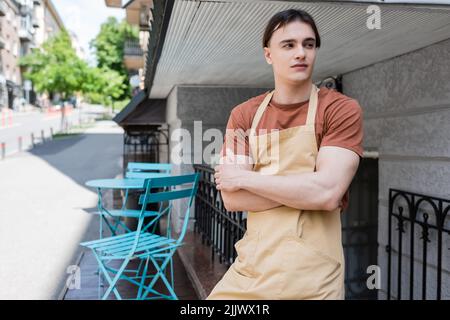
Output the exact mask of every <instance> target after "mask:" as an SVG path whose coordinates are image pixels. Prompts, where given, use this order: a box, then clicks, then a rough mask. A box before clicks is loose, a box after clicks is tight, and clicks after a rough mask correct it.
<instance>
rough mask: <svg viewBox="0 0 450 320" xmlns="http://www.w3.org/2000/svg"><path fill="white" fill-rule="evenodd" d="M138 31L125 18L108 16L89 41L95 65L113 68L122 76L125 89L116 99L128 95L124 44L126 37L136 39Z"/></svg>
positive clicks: (127, 96) (104, 68) (103, 68)
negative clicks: (93, 51)
mask: <svg viewBox="0 0 450 320" xmlns="http://www.w3.org/2000/svg"><path fill="white" fill-rule="evenodd" d="M138 38H139V31H138V29H137V28H136V27H132V26H130V25H129V24H128V23H127V22H126V21H125V20H123V21H121V22H119V21H118V20H117V19H116V18H114V17H109V18H108V19H107V20H106V22H104V23H103V24H102V25H101V27H100V32H99V34H98V35H97V36H96V37H95V39H93V40H92V41H91V42H90V46H91V47H92V48H94V50H95V55H96V58H97V67H98V68H100V69H102V70H106V69H110V70H114V71H116V72H118V74H120V75H121V76H122V77H123V78H124V80H125V81H124V84H125V86H126V89H125V91H124V93H123V94H122V95H121V96H120V97H118V98H117V99H118V100H120V99H125V98H129V97H130V85H129V83H128V72H127V70H126V68H125V65H124V63H123V56H124V44H125V40H127V39H138Z"/></svg>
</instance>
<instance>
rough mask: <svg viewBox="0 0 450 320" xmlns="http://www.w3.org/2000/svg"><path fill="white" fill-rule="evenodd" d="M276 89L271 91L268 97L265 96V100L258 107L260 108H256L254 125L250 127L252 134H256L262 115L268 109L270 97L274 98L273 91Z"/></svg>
mask: <svg viewBox="0 0 450 320" xmlns="http://www.w3.org/2000/svg"><path fill="white" fill-rule="evenodd" d="M274 92H275V90H272V91H271V92H269V93H268V94H267V95H266V97H265V98H264V100H263V102H261V104H260V105H259V107H258V110H256V113H255V116H254V117H253V121H252V126H251V127H250V134H252V135H253V134H254V133H255V130H256V126H257V125H258V123H259V121H260V120H261V117H262V115H263V113H264V111H266V108H267V106H268V105H269V102H270V99H272V96H273V93H274Z"/></svg>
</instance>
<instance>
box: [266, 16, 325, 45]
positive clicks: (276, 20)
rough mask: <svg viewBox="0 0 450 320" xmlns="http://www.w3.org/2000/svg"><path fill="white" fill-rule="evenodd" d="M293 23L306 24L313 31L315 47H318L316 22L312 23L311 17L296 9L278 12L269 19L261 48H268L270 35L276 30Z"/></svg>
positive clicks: (318, 36)
mask: <svg viewBox="0 0 450 320" xmlns="http://www.w3.org/2000/svg"><path fill="white" fill-rule="evenodd" d="M293 21H301V22H304V23H306V24H308V25H309V26H310V27H311V28H312V29H313V31H314V34H315V36H316V47H317V48H319V47H320V35H319V31H318V30H317V27H316V22H315V21H314V19H313V17H312V16H311V15H310V14H309V13H308V12H306V11H304V10H296V9H289V10H285V11H281V12H278V13H277V14H275V15H274V16H273V17H272V18H270V20H269V22H268V23H267V26H266V29H265V31H264V36H263V48H264V47H268V46H269V41H270V38H272V34H273V33H274V32H275V31H276V30H278V29H279V28H282V27H284V26H285V25H287V24H288V23H290V22H293Z"/></svg>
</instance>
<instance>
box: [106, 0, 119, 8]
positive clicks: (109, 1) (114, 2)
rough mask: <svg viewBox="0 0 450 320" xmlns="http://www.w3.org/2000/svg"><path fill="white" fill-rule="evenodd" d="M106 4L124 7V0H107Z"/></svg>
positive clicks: (111, 6) (113, 6)
mask: <svg viewBox="0 0 450 320" xmlns="http://www.w3.org/2000/svg"><path fill="white" fill-rule="evenodd" d="M105 5H106V6H107V7H110V8H122V0H105Z"/></svg>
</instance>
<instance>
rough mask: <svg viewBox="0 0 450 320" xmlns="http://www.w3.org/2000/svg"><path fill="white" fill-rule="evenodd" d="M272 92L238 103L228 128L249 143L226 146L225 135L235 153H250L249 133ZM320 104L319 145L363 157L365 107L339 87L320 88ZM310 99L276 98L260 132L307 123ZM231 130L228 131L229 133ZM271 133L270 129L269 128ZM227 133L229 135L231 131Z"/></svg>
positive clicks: (317, 121) (317, 134) (342, 206)
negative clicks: (289, 101)
mask: <svg viewBox="0 0 450 320" xmlns="http://www.w3.org/2000/svg"><path fill="white" fill-rule="evenodd" d="M268 93H269V92H265V93H263V94H261V95H259V96H256V97H253V98H251V99H249V100H247V101H245V102H243V103H241V104H239V105H238V106H236V107H235V108H234V109H233V110H232V111H231V115H230V118H229V120H228V124H227V130H234V134H235V135H236V130H237V131H239V132H241V133H240V134H238V136H242V139H235V140H234V141H235V144H236V143H237V141H243V143H244V144H245V146H241V147H237V145H234V146H233V147H231V148H230V146H227V145H226V140H227V138H226V137H225V141H224V147H223V149H222V154H223V150H225V148H230V149H232V150H233V152H234V153H235V154H244V155H249V154H250V149H249V145H248V135H247V134H245V135H243V134H244V133H245V132H247V133H248V132H249V130H250V128H251V125H252V121H253V117H254V116H255V113H256V110H257V109H258V107H259V105H260V104H261V102H262V101H263V100H264V97H265V96H266V95H267V94H268ZM318 97H319V100H318V106H317V112H316V119H315V130H316V140H317V147H318V149H320V147H323V146H336V147H342V148H346V149H349V150H352V151H354V152H355V153H357V154H358V155H359V156H360V157H362V155H363V147H362V140H363V127H362V110H361V107H360V106H359V104H358V102H357V101H356V100H354V99H352V98H349V97H347V96H345V95H343V94H341V93H339V92H337V91H336V90H333V89H328V88H320V91H319V93H318ZM308 102H309V101H308V100H307V101H304V102H300V103H294V104H278V103H276V102H274V101H273V98H272V101H271V102H270V103H269V105H268V106H267V108H266V110H265V111H264V113H263V115H262V117H261V120H260V122H259V124H258V126H257V127H256V134H258V130H260V129H266V130H271V129H278V130H282V129H287V128H291V127H296V126H300V125H304V124H305V123H306V116H307V113H308ZM229 132H230V131H228V133H229ZM268 132H269V131H268ZM228 133H227V134H228ZM348 199H349V193H348V190H347V192H346V193H345V195H344V197H343V198H342V200H341V204H340V206H341V208H342V209H345V208H346V207H347V205H348Z"/></svg>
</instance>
